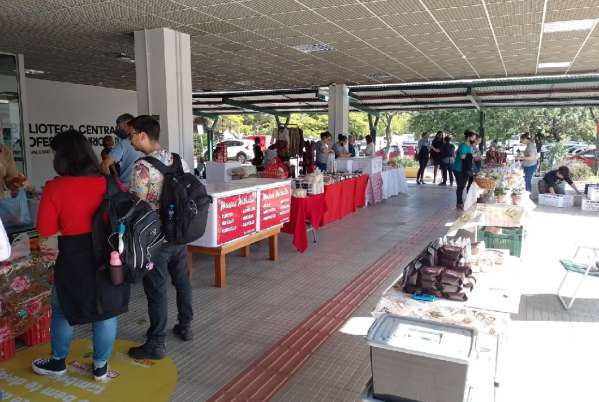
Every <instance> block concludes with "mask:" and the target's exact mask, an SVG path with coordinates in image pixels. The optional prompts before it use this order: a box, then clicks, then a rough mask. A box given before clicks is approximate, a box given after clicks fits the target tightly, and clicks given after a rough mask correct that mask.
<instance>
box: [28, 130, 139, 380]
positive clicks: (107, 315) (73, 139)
mask: <svg viewBox="0 0 599 402" xmlns="http://www.w3.org/2000/svg"><path fill="white" fill-rule="evenodd" d="M50 147H51V148H52V150H53V151H54V153H55V154H54V170H56V173H58V177H57V178H55V179H53V180H50V181H48V182H47V183H46V186H45V188H44V192H43V194H42V199H41V202H40V207H39V214H38V222H37V229H38V231H39V233H40V235H41V236H44V237H49V236H53V235H56V234H60V238H59V241H58V252H59V254H58V259H57V260H56V265H55V267H54V288H53V290H52V324H51V335H52V339H51V344H52V352H51V357H50V358H49V359H37V360H35V361H34V362H33V364H32V368H33V371H35V372H36V373H37V374H42V375H56V376H57V375H63V374H65V373H66V371H67V366H66V358H67V356H68V354H69V350H70V347H71V341H72V339H73V326H75V325H80V324H88V323H91V324H92V332H93V346H94V349H93V375H94V377H95V378H96V380H103V379H105V378H106V374H107V370H108V360H109V359H110V355H111V353H112V346H113V344H114V340H115V338H116V333H117V316H118V315H120V314H122V313H124V312H126V311H127V308H128V303H129V285H128V284H122V285H119V286H114V285H113V284H112V283H111V282H110V281H109V279H108V276H107V275H99V274H98V266H97V263H96V258H95V255H94V249H93V242H92V233H91V232H92V219H93V216H94V214H95V212H96V210H97V209H98V207H99V206H100V203H101V202H102V199H103V197H104V193H105V191H106V178H104V177H102V175H101V174H100V165H99V162H98V159H97V157H96V154H95V153H94V151H93V149H92V147H91V145H90V143H89V141H87V139H86V138H85V136H84V135H83V134H81V133H80V132H78V131H74V130H69V131H66V132H63V133H60V134H58V135H57V136H56V137H54V138H53V139H52V142H51V144H50Z"/></svg>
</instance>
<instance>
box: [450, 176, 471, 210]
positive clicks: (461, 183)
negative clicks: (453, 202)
mask: <svg viewBox="0 0 599 402" xmlns="http://www.w3.org/2000/svg"><path fill="white" fill-rule="evenodd" d="M453 174H454V175H455V181H456V185H457V189H456V191H455V193H456V196H457V199H458V201H457V204H458V205H462V204H464V188H466V182H467V181H468V175H467V174H465V173H464V172H458V171H456V170H454V171H453Z"/></svg>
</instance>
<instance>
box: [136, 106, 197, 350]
mask: <svg viewBox="0 0 599 402" xmlns="http://www.w3.org/2000/svg"><path fill="white" fill-rule="evenodd" d="M130 124H131V127H132V132H131V143H132V144H133V146H134V147H135V149H136V150H138V151H140V152H143V154H144V155H146V156H149V157H152V158H156V159H158V160H159V161H160V162H162V163H163V164H164V165H166V166H171V165H172V164H173V161H174V157H173V154H172V153H170V152H169V151H168V150H166V149H162V147H161V146H160V142H159V140H160V125H159V123H158V121H156V120H155V119H154V118H152V117H151V116H138V117H136V118H135V119H134V120H132V121H131V123H130ZM181 163H182V165H183V170H184V171H185V172H189V167H188V166H187V164H186V163H185V161H184V160H183V159H181ZM163 183H164V176H163V175H162V174H161V173H160V172H159V171H158V169H156V168H154V167H153V166H152V164H151V163H150V162H148V161H146V160H144V159H140V160H138V161H137V162H135V165H134V167H133V175H132V178H131V188H130V191H131V192H132V193H134V194H135V195H137V196H138V197H139V198H140V199H142V200H145V201H147V202H148V203H149V204H150V205H151V206H152V208H154V209H158V208H159V207H160V197H161V195H162V186H163ZM186 262H187V251H186V246H185V245H175V244H171V243H166V242H165V243H164V244H163V246H162V248H161V249H160V251H159V252H158V254H157V255H156V256H154V269H153V270H151V271H150V272H149V273H147V274H146V276H144V278H143V287H144V292H145V293H146V297H147V298H148V314H149V316H150V328H149V329H148V331H147V333H146V336H147V340H146V342H145V343H144V344H143V345H141V346H136V347H132V348H131V349H129V356H131V357H132V358H134V359H153V360H159V359H162V358H164V356H165V355H166V343H165V338H166V324H167V318H168V317H167V312H168V311H167V310H168V300H167V287H168V276H169V274H170V277H171V280H172V283H173V285H174V286H175V289H176V291H177V310H178V312H179V314H178V317H177V318H178V321H179V323H178V324H177V325H175V326H174V328H173V332H174V333H175V335H177V336H178V337H179V338H181V339H182V340H184V341H188V340H191V339H193V333H192V330H191V321H192V319H193V307H192V300H191V283H190V282H189V276H188V275H187V265H186Z"/></svg>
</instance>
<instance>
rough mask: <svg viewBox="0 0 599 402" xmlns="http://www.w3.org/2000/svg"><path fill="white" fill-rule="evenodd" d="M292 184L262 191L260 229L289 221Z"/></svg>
mask: <svg viewBox="0 0 599 402" xmlns="http://www.w3.org/2000/svg"><path fill="white" fill-rule="evenodd" d="M290 211H291V186H289V185H286V186H281V187H275V188H269V189H267V190H262V191H260V230H264V229H268V228H271V227H273V226H276V225H280V224H282V223H285V222H289V215H290Z"/></svg>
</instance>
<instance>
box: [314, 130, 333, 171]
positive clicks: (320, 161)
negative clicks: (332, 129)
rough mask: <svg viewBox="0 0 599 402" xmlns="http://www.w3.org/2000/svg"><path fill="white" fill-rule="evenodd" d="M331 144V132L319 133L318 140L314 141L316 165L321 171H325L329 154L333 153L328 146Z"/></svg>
mask: <svg viewBox="0 0 599 402" xmlns="http://www.w3.org/2000/svg"><path fill="white" fill-rule="evenodd" d="M330 144H331V133H329V132H328V131H325V132H324V133H322V134H320V141H318V142H317V143H316V167H317V168H318V169H319V170H320V171H321V172H326V171H327V163H328V162H329V155H330V154H332V153H335V151H333V150H332V149H331V148H330Z"/></svg>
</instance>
